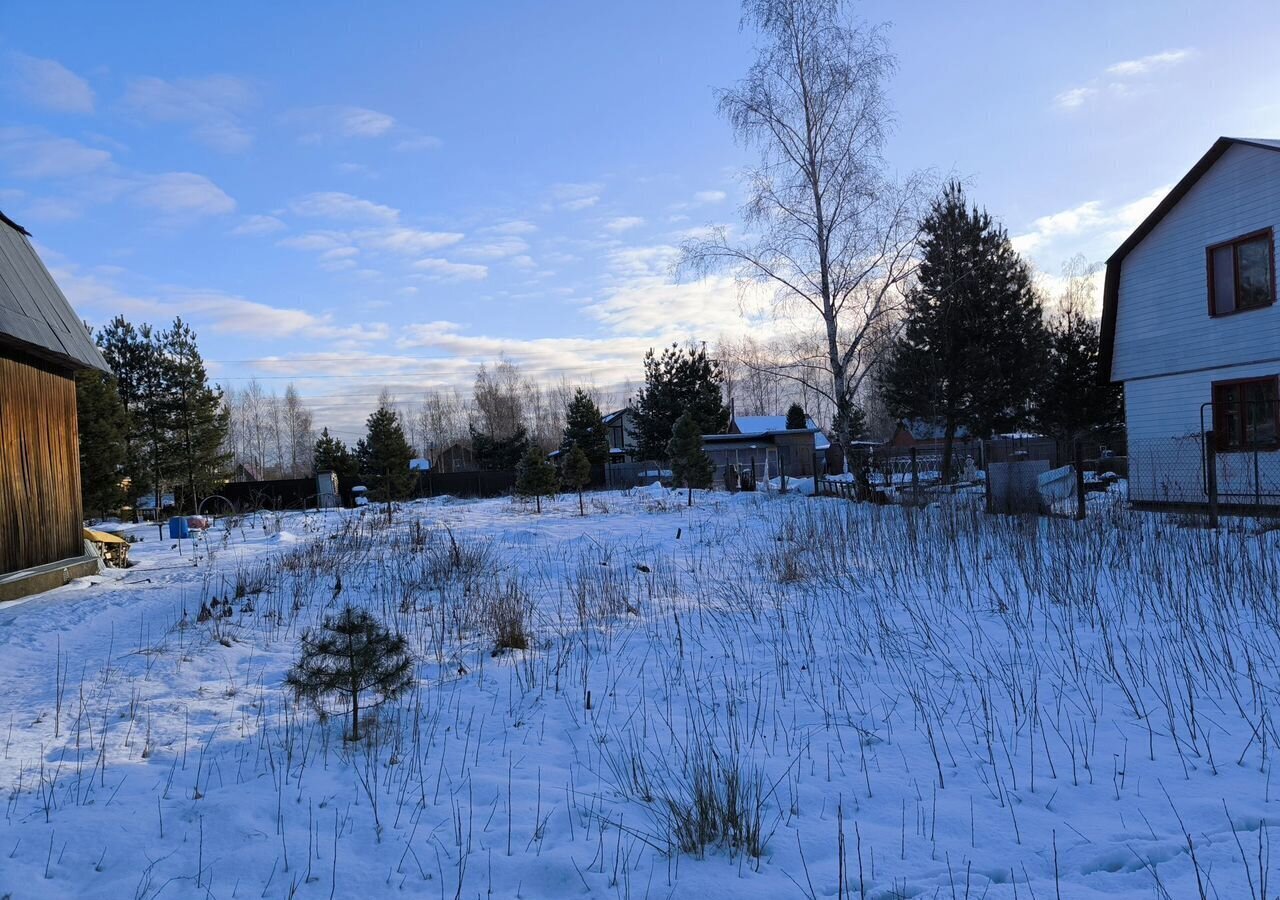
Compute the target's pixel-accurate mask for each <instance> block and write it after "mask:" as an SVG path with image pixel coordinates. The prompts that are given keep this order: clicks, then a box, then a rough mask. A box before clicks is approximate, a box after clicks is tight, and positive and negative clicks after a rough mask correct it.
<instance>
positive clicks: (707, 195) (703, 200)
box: [693, 191, 729, 205]
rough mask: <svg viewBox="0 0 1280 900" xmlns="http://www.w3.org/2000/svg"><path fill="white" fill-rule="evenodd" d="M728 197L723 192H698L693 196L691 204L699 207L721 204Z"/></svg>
mask: <svg viewBox="0 0 1280 900" xmlns="http://www.w3.org/2000/svg"><path fill="white" fill-rule="evenodd" d="M728 196H729V195H728V194H726V193H725V192H724V191H698V193H696V194H694V195H693V202H694V203H698V204H701V205H708V204H712V203H723V202H724V200H725V198H726V197H728Z"/></svg>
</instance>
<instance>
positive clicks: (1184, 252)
mask: <svg viewBox="0 0 1280 900" xmlns="http://www.w3.org/2000/svg"><path fill="white" fill-rule="evenodd" d="M1266 227H1273V228H1275V229H1276V230H1277V231H1278V232H1280V141H1271V140H1256V139H1242V138H1219V139H1218V140H1217V141H1216V142H1215V143H1214V145H1213V146H1212V147H1211V148H1210V149H1209V152H1207V153H1206V154H1205V155H1204V156H1203V157H1201V159H1200V161H1199V162H1197V163H1196V165H1195V166H1194V167H1193V168H1192V169H1191V171H1189V172H1188V173H1187V174H1186V176H1184V177H1183V179H1182V180H1181V181H1179V182H1178V184H1177V185H1176V186H1175V187H1174V188H1173V190H1171V191H1170V192H1169V194H1168V196H1166V197H1165V199H1164V200H1163V201H1161V203H1160V204H1159V205H1158V206H1157V207H1156V209H1155V210H1154V211H1153V212H1152V213H1151V215H1149V216H1148V217H1147V218H1146V219H1145V220H1144V221H1143V222H1142V224H1141V225H1139V226H1138V228H1137V229H1136V230H1135V231H1134V232H1133V234H1131V235H1130V236H1129V238H1128V239H1127V240H1125V242H1124V243H1123V244H1121V246H1120V248H1119V249H1118V250H1117V251H1116V252H1115V253H1114V254H1112V256H1111V258H1110V259H1109V260H1107V274H1106V283H1105V287H1104V291H1103V311H1102V367H1101V369H1102V372H1103V373H1105V374H1104V375H1103V377H1104V378H1108V379H1109V380H1111V381H1126V380H1132V379H1135V378H1143V377H1151V376H1156V375H1167V374H1174V373H1178V372H1186V371H1191V370H1194V369H1195V368H1197V367H1199V368H1211V367H1217V366H1225V365H1235V364H1240V363H1246V362H1251V361H1254V360H1256V359H1258V358H1259V354H1270V355H1271V356H1272V357H1274V356H1277V355H1280V353H1277V351H1276V350H1275V349H1272V348H1276V347H1280V344H1278V343H1277V341H1278V340H1280V309H1278V308H1276V307H1270V308H1267V309H1262V310H1253V311H1250V312H1249V313H1247V314H1242V315H1238V316H1229V317H1220V318H1216V319H1211V318H1210V317H1209V314H1208V294H1207V291H1208V284H1207V270H1206V256H1205V252H1206V249H1207V248H1208V247H1209V246H1211V245H1213V244H1216V243H1219V242H1221V241H1225V240H1230V239H1232V238H1235V237H1238V236H1240V235H1242V234H1247V233H1249V232H1251V231H1256V230H1258V229H1260V228H1266ZM1122 298H1123V303H1121V299H1122Z"/></svg>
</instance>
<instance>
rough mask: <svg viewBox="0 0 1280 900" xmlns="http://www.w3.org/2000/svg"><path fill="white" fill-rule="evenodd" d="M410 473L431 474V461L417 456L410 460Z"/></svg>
mask: <svg viewBox="0 0 1280 900" xmlns="http://www.w3.org/2000/svg"><path fill="white" fill-rule="evenodd" d="M409 471H410V472H430V471H431V460H429V459H425V458H423V457H421V456H415V457H414V458H413V459H411V460H409Z"/></svg>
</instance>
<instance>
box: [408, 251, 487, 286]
mask: <svg viewBox="0 0 1280 900" xmlns="http://www.w3.org/2000/svg"><path fill="white" fill-rule="evenodd" d="M413 267H414V268H415V269H417V270H418V271H420V272H423V273H424V274H425V275H426V276H427V277H428V278H431V279H432V280H436V281H481V280H483V279H485V278H488V277H489V267H488V266H480V265H474V264H472V263H455V262H450V261H449V260H447V259H435V258H430V257H428V258H427V259H420V260H418V261H417V262H416V263H414V264H413Z"/></svg>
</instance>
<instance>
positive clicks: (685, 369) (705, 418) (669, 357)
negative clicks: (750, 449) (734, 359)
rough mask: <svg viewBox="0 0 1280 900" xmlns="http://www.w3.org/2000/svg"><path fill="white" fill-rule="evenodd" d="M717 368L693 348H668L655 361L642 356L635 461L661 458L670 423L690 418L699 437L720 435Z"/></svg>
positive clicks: (722, 409)
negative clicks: (639, 456)
mask: <svg viewBox="0 0 1280 900" xmlns="http://www.w3.org/2000/svg"><path fill="white" fill-rule="evenodd" d="M723 380H724V375H723V373H722V372H721V370H720V364H719V363H718V362H716V361H715V360H713V359H710V358H709V357H708V356H707V349H706V347H700V348H697V349H694V348H692V347H681V346H680V345H679V344H672V345H671V346H670V347H668V348H666V349H665V350H663V351H662V355H661V356H655V355H654V352H653V350H652V349H651V350H649V352H648V353H646V354H645V357H644V381H645V384H644V387H643V388H642V389H641V391H640V393H639V395H638V396H637V398H636V404H635V409H634V414H633V417H632V418H633V420H634V423H635V424H634V428H635V432H636V438H637V443H638V445H639V451H640V455H641V457H643V458H645V459H663V458H665V456H666V453H667V445H668V443H669V442H670V441H671V436H672V433H673V429H674V426H675V423H676V420H677V419H678V418H680V416H682V415H684V414H686V413H687V414H689V415H690V416H692V417H693V420H694V422H695V423H696V427H697V428H698V430H699V433H701V434H722V433H723V432H724V430H725V429H726V428H727V427H728V425H729V410H728V408H727V407H726V406H725V405H724V398H723V396H722V394H721V391H720V385H721V383H722V382H723Z"/></svg>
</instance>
